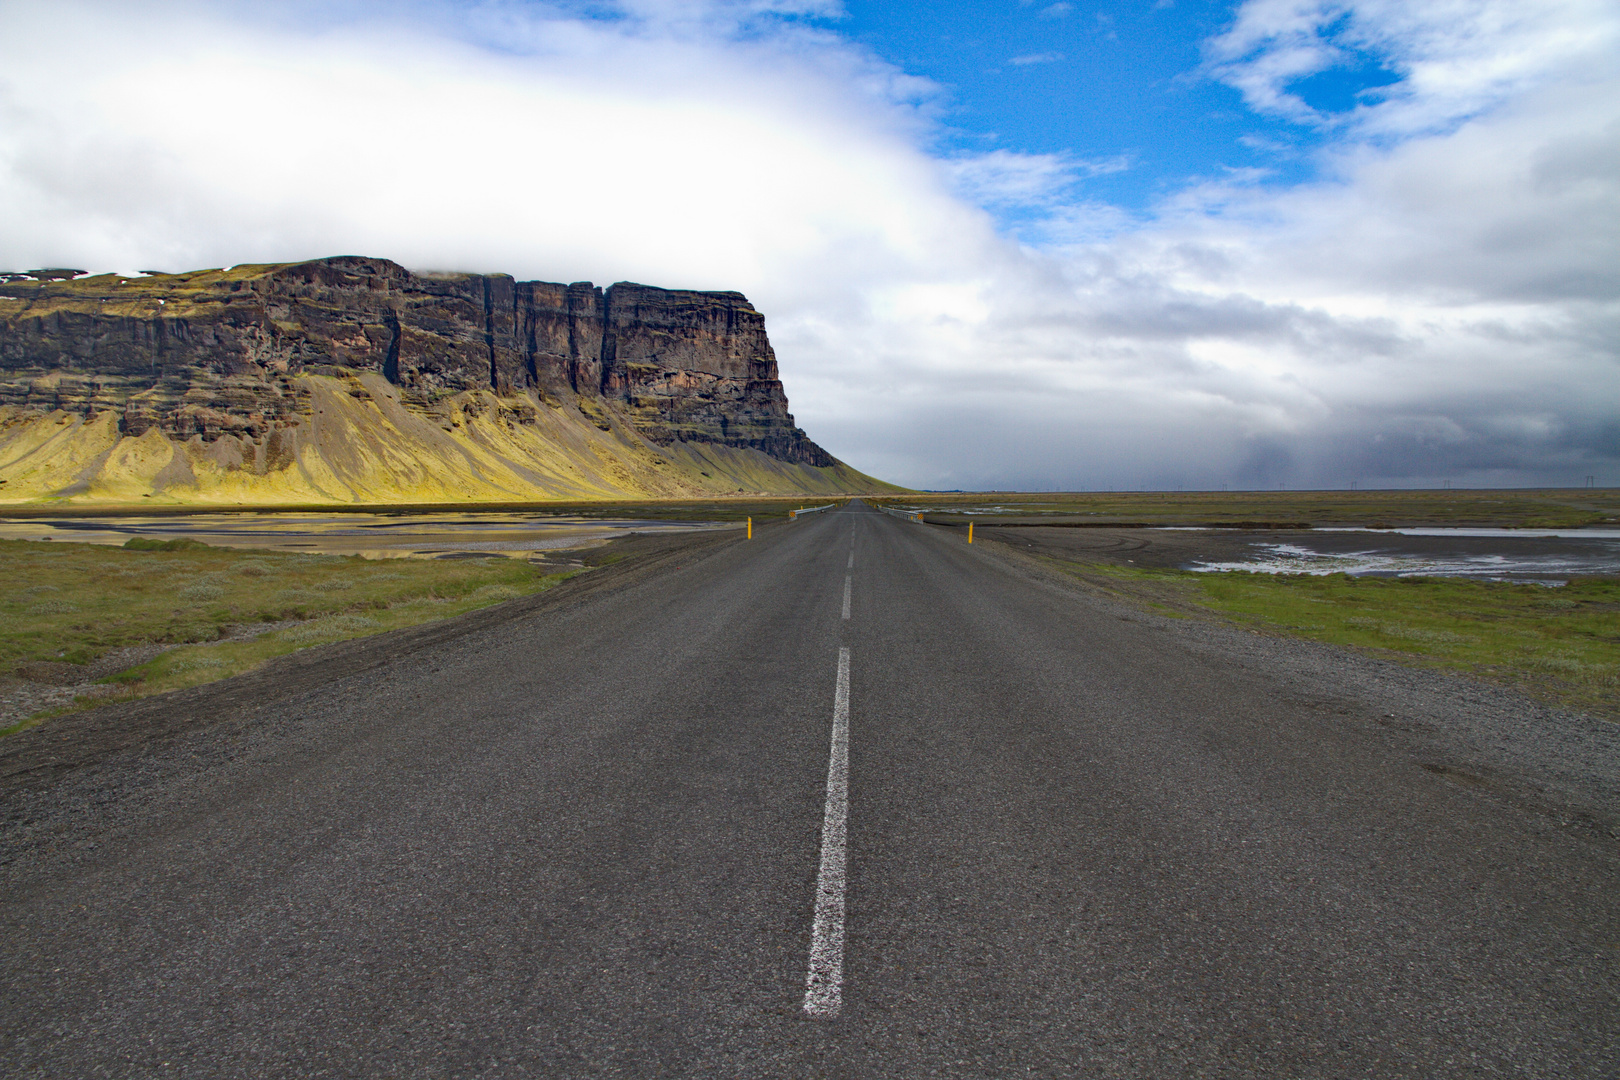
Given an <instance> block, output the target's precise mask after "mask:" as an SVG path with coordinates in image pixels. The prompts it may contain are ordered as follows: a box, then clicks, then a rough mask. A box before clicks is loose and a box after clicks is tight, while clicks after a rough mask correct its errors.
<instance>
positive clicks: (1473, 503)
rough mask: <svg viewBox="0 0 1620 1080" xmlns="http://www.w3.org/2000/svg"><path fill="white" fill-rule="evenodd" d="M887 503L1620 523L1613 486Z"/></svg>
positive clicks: (1185, 520) (1347, 521)
mask: <svg viewBox="0 0 1620 1080" xmlns="http://www.w3.org/2000/svg"><path fill="white" fill-rule="evenodd" d="M880 501H882V502H883V503H884V504H886V505H892V506H898V507H908V508H912V509H918V510H924V511H926V512H927V518H928V520H930V521H935V520H937V521H938V522H939V523H941V524H965V523H966V521H967V518H968V512H969V511H972V512H976V513H978V514H983V513H987V512H988V513H993V514H995V515H996V517H997V518H998V519H1001V520H1016V519H1019V518H1022V517H1028V518H1037V519H1040V520H1042V521H1051V522H1054V523H1055V522H1058V521H1063V520H1070V521H1073V522H1074V523H1077V524H1082V523H1083V524H1098V525H1102V524H1115V525H1124V524H1128V523H1141V524H1144V525H1216V526H1237V525H1251V526H1269V527H1277V526H1279V525H1282V526H1303V525H1362V526H1370V527H1375V528H1376V527H1381V526H1383V527H1391V528H1399V527H1410V526H1420V525H1456V526H1469V525H1472V526H1482V527H1483V526H1492V527H1497V528H1510V529H1512V528H1541V529H1545V528H1573V527H1577V526H1582V525H1601V524H1616V523H1620V490H1615V489H1612V488H1599V489H1581V488H1549V489H1545V490H1528V489H1526V490H1517V489H1489V490H1471V491H1461V490H1458V491H1434V490H1421V491H1231V492H1227V491H1186V492H1181V491H1142V492H1083V491H1082V492H1051V493H1041V492H1034V493H1031V492H1022V493H1018V492H935V493H928V494H917V495H904V496H895V497H893V498H884V499H882V500H880Z"/></svg>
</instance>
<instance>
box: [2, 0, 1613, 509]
mask: <svg viewBox="0 0 1620 1080" xmlns="http://www.w3.org/2000/svg"><path fill="white" fill-rule="evenodd" d="M199 87H207V88H211V91H212V92H208V93H199V92H198V88H199ZM1617 250H1620V8H1617V7H1616V5H1615V4H1614V3H1613V2H1612V0H1241V2H1231V3H1224V4H1220V3H1212V2H1208V0H1175V2H1174V3H1168V4H1164V3H1161V4H1153V3H1141V4H1126V3H1103V4H1098V3H1078V2H1076V3H1072V5H1065V4H1061V3H1040V2H1034V3H1030V4H1020V3H1018V2H1017V0H1006V2H1002V3H993V2H990V0H968V2H963V3H953V4H950V5H938V6H937V7H936V6H931V5H922V4H909V3H882V4H880V3H869V2H866V0H847V2H845V3H838V2H836V0H588V2H586V0H556V2H547V0H411V2H408V3H400V4H390V5H378V4H372V3H361V2H357V0H353V2H347V3H345V2H342V0H335V2H334V0H328V2H322V3H314V2H303V0H288V2H286V3H281V4H277V5H264V4H259V3H249V2H245V0H152V2H151V3H148V4H143V5H141V6H140V7H139V9H138V10H136V9H134V8H132V7H131V6H130V5H127V4H119V3H113V2H104V0H54V2H53V3H51V4H49V5H40V4H37V3H25V2H19V0H0V264H4V265H9V266H41V265H57V266H60V265H69V266H82V267H86V268H93V269H107V270H125V269H128V270H134V269H139V268H144V267H149V266H159V267H172V268H183V267H201V266H219V265H229V264H232V263H237V262H262V261H275V260H284V259H304V258H311V257H317V256H321V255H330V254H367V255H373V256H382V257H388V258H392V259H395V260H396V261H398V262H401V263H403V264H404V265H406V266H410V267H414V268H420V269H460V270H472V271H504V272H508V273H513V274H516V275H519V276H520V277H526V278H539V279H543V280H551V281H573V280H581V279H591V280H595V281H598V282H603V283H607V282H611V281H615V280H637V281H643V282H647V283H651V284H659V285H666V286H671V287H688V288H691V287H695V288H712V289H738V290H741V291H743V292H744V293H746V294H747V295H748V296H749V297H750V298H751V299H752V300H753V301H754V302H755V304H756V305H757V306H758V307H759V308H760V310H762V311H763V312H764V313H765V315H766V319H767V325H768V327H769V329H770V332H771V338H772V341H773V343H774V345H775V348H776V352H777V355H778V358H779V360H780V363H781V369H782V373H783V378H784V381H785V383H786V388H787V392H788V395H789V398H790V400H791V401H792V404H793V409H794V412H795V414H796V415H797V417H798V420H799V421H800V423H801V424H802V425H803V426H804V427H805V428H806V429H807V430H808V431H809V432H810V433H811V434H812V436H813V437H815V438H816V439H818V440H819V441H821V442H822V443H823V444H824V445H826V446H827V447H828V449H830V450H831V451H832V452H833V453H835V454H837V455H838V456H840V457H842V458H844V459H845V460H847V461H849V462H851V463H852V464H854V465H856V466H857V467H859V468H861V469H864V470H866V471H868V472H872V473H875V474H877V475H880V476H884V477H887V478H890V479H893V480H897V481H900V482H902V483H907V484H911V485H914V486H920V487H936V488H957V487H961V488H1017V487H1028V488H1042V489H1047V488H1054V487H1056V488H1107V487H1136V486H1150V487H1162V488H1169V489H1174V488H1176V487H1186V488H1199V487H1204V488H1219V487H1222V486H1229V487H1269V488H1275V487H1276V486H1277V485H1278V484H1285V485H1287V486H1290V487H1313V486H1314V487H1346V486H1348V485H1349V484H1350V483H1352V482H1354V483H1357V484H1359V485H1360V486H1362V487H1371V486H1396V487H1399V486H1431V485H1432V486H1438V485H1439V484H1441V483H1443V482H1444V481H1447V480H1449V481H1451V482H1452V483H1453V485H1454V486H1464V485H1514V484H1577V485H1578V484H1580V483H1582V482H1583V481H1584V479H1585V477H1586V476H1589V475H1591V476H1595V477H1597V478H1598V482H1599V483H1607V484H1620V260H1617V259H1616V258H1615V255H1614V253H1615V252H1616V251H1617Z"/></svg>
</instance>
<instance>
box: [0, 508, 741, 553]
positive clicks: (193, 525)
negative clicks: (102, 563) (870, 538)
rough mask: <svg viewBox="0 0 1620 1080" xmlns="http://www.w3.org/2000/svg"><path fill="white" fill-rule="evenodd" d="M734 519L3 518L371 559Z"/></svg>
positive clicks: (21, 534)
mask: <svg viewBox="0 0 1620 1080" xmlns="http://www.w3.org/2000/svg"><path fill="white" fill-rule="evenodd" d="M735 527H737V526H736V525H735V524H733V523H728V522H714V521H700V522H690V521H651V520H636V519H630V518H620V519H604V518H586V517H567V516H553V515H543V514H523V513H515V514H514V513H492V514H455V513H448V514H364V513H360V514H320V513H285V514H282V513H266V514H175V515H173V516H167V517H164V516H155V517H72V518H68V517H63V518H29V519H5V518H0V539H3V540H66V541H70V542H74V543H81V544H84V543H88V544H113V545H118V544H123V543H124V542H125V541H127V540H130V539H131V538H133V537H137V536H149V537H152V538H153V539H156V540H176V539H180V538H186V539H191V540H200V541H202V542H203V543H205V544H209V545H212V546H214V547H229V548H259V549H268V550H272V551H297V552H305V553H309V554H322V555H364V556H365V557H366V558H368V559H399V558H455V557H456V556H458V555H475V554H500V555H509V556H513V557H519V558H521V557H525V556H527V555H528V554H529V553H530V552H539V551H563V550H569V549H572V548H583V547H592V546H594V545H596V544H600V543H604V542H606V541H608V540H611V539H613V538H615V537H619V536H626V535H629V534H630V533H655V532H656V533H667V532H690V531H692V530H695V529H717V528H719V529H724V528H735Z"/></svg>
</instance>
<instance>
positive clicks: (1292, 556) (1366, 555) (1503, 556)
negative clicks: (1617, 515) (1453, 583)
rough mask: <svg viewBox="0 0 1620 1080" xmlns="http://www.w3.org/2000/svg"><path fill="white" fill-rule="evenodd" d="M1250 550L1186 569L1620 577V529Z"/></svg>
mask: <svg viewBox="0 0 1620 1080" xmlns="http://www.w3.org/2000/svg"><path fill="white" fill-rule="evenodd" d="M1272 535H1273V536H1275V535H1276V534H1272ZM1250 550H1251V552H1252V554H1249V555H1248V556H1247V557H1245V558H1237V559H1224V560H1195V561H1193V562H1192V563H1190V564H1188V567H1187V568H1188V569H1190V570H1200V571H1218V570H1250V571H1257V572H1260V573H1268V574H1351V575H1357V576H1360V575H1366V576H1376V577H1465V578H1476V579H1481V580H1489V581H1536V582H1541V583H1543V584H1549V585H1556V584H1563V583H1565V582H1567V581H1568V580H1569V579H1570V578H1572V577H1588V576H1612V575H1620V529H1567V530H1557V529H1545V530H1543V529H1466V528H1457V529H1446V528H1418V529H1350V528H1337V529H1336V528H1321V529H1309V530H1301V531H1300V532H1299V533H1298V534H1294V535H1290V536H1289V537H1288V539H1286V540H1281V539H1267V540H1257V541H1253V542H1251V549H1250Z"/></svg>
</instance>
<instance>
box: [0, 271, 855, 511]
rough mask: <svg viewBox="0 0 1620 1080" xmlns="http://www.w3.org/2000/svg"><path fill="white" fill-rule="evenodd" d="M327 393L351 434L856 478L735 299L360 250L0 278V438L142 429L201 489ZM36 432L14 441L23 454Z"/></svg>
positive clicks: (298, 425)
mask: <svg viewBox="0 0 1620 1080" xmlns="http://www.w3.org/2000/svg"><path fill="white" fill-rule="evenodd" d="M333 394H337V395H338V396H339V397H343V396H345V395H346V396H347V397H348V398H350V399H352V401H351V403H352V404H360V405H366V404H368V403H369V404H370V405H371V406H373V407H372V408H370V409H369V410H362V411H361V413H358V414H355V415H354V416H351V417H350V419H351V420H353V421H354V422H355V423H357V424H360V425H361V426H362V427H363V426H364V425H365V424H367V423H371V422H373V421H375V423H376V424H381V425H384V426H391V427H392V428H394V429H399V430H401V431H403V430H405V429H407V428H409V429H411V430H413V431H414V430H415V428H416V427H418V426H431V427H435V428H437V429H439V430H440V431H443V432H445V433H449V434H452V435H456V434H457V433H458V431H460V429H462V428H463V427H464V426H469V430H468V431H466V432H465V434H467V435H469V436H470V435H471V434H472V431H471V426H476V425H473V421H477V420H479V419H480V418H483V419H484V420H486V421H487V422H488V423H489V424H493V425H494V427H493V428H492V429H491V430H492V431H495V430H499V431H506V432H508V433H510V432H513V431H518V430H520V429H523V428H525V427H527V428H528V429H530V435H531V436H534V437H540V436H541V435H542V434H543V432H542V429H545V431H552V429H555V428H557V427H558V424H559V423H561V424H562V427H563V428H568V429H571V428H572V427H574V426H578V425H588V426H589V427H590V428H593V429H595V430H597V431H600V432H602V433H606V434H608V435H610V436H612V438H613V439H616V440H617V442H618V443H620V444H623V446H622V447H621V449H622V450H623V451H624V452H625V453H628V454H629V455H630V457H631V458H635V457H636V455H637V454H639V455H641V457H643V458H646V457H647V453H648V452H650V453H651V454H652V457H653V458H658V457H659V454H660V451H661V450H668V451H670V453H665V454H664V455H663V456H664V457H670V458H671V460H673V457H682V456H683V454H674V451H675V450H677V449H678V448H679V447H683V446H686V447H690V448H692V449H693V450H694V451H695V450H696V449H697V448H700V447H702V446H708V447H712V448H719V447H726V448H733V449H736V450H746V451H750V452H753V453H755V454H759V455H763V456H764V457H765V458H767V459H770V460H772V461H775V462H779V463H781V465H782V466H783V467H785V468H787V470H788V472H789V473H791V474H792V475H793V476H795V477H801V478H802V476H804V475H811V474H812V473H815V472H816V471H818V470H819V471H825V470H839V469H843V470H845V471H847V472H848V473H849V475H850V476H852V477H853V476H859V474H856V473H853V471H850V470H847V467H845V466H841V465H840V463H838V462H836V461H834V459H833V458H832V457H831V456H830V455H829V454H828V453H827V452H826V451H825V450H823V449H822V448H821V447H819V446H817V445H816V444H815V443H814V442H812V441H811V440H810V439H809V438H808V437H807V436H806V435H805V433H804V432H803V431H801V430H800V429H799V428H798V427H796V426H795V425H794V422H793V417H792V415H791V414H790V413H789V412H788V405H787V397H786V395H785V394H784V393H783V389H782V383H781V381H780V379H779V377H778V373H777V366H776V357H775V354H774V352H773V351H772V349H771V345H770V341H769V339H768V338H767V337H766V333H765V320H764V317H763V316H762V315H761V314H760V313H759V312H758V311H756V310H754V308H753V306H752V305H751V304H750V303H749V302H748V300H747V299H746V298H745V297H744V296H743V295H742V294H740V293H735V292H692V291H682V290H670V289H658V288H652V287H649V286H645V285H636V284H631V283H624V282H621V283H619V284H617V285H613V286H611V287H609V288H607V289H601V288H597V287H596V286H594V285H592V284H591V283H589V282H576V283H574V284H571V285H564V284H554V283H549V282H539V281H515V280H514V279H512V278H511V277H509V276H506V275H499V274H427V273H413V272H411V271H409V270H406V269H404V268H403V267H401V266H399V265H397V264H395V263H392V262H389V261H387V260H383V259H367V258H332V259H320V260H316V261H314V262H307V263H298V264H285V265H266V266H237V267H233V268H231V269H229V270H203V271H197V272H193V273H186V274H148V275H144V276H141V277H136V278H124V277H119V276H115V275H101V276H97V277H85V278H79V279H77V280H44V281H39V280H30V281H11V282H8V283H4V284H0V412H3V414H4V415H3V416H0V426H6V427H11V428H15V427H16V426H17V425H18V424H22V423H25V422H30V421H31V420H37V419H38V418H39V417H41V416H43V415H45V414H50V415H53V416H56V417H57V420H56V423H57V424H58V425H60V424H62V423H67V422H69V421H71V423H72V425H73V427H74V428H75V430H78V429H84V430H86V431H88V430H89V429H91V428H94V429H96V430H97V431H100V432H101V433H102V434H101V435H99V436H97V438H100V439H102V440H103V441H104V440H105V439H106V438H112V437H116V438H117V439H120V440H143V439H144V440H146V441H147V443H148V444H151V440H150V438H148V436H149V433H150V434H152V435H154V436H157V437H161V439H162V440H163V441H164V442H166V443H170V444H177V445H178V444H184V445H185V446H186V447H187V450H186V457H187V461H188V462H189V463H190V465H189V466H188V468H189V475H190V477H191V480H190V481H184V482H190V483H194V484H201V483H203V481H202V480H201V479H200V478H199V477H198V470H197V467H195V466H196V464H197V463H198V462H203V463H204V466H205V467H206V468H216V467H217V468H218V469H220V470H226V471H230V470H245V471H247V472H248V473H250V474H253V475H258V476H268V475H270V474H273V473H275V472H277V471H278V470H285V469H288V468H291V467H292V466H293V464H294V463H295V462H296V461H297V459H298V455H299V454H300V453H301V452H302V450H301V449H300V448H302V447H306V446H308V445H310V444H311V439H312V438H313V433H314V430H315V426H316V425H315V419H316V417H317V415H318V414H322V412H323V410H322V405H321V403H322V402H323V401H330V400H332V398H331V395H333ZM547 407H549V410H548V411H550V412H557V413H565V414H567V416H568V417H571V418H572V420H566V418H565V417H563V416H549V417H548V416H547V415H546V413H545V412H542V410H547ZM341 411H344V410H339V409H337V408H336V407H335V406H334V407H332V408H331V409H328V410H326V413H327V414H328V415H332V416H335V415H336V414H337V413H338V412H341ZM345 415H347V413H345ZM543 419H544V420H545V423H542V420H543ZM575 422H577V423H575ZM328 426H330V424H329V425H328ZM14 434H15V433H14ZM35 435H36V436H37V435H38V433H37V432H36V433H35ZM553 435H555V432H553ZM389 437H390V436H389V435H388V434H387V433H386V432H380V433H378V434H377V435H376V438H377V439H380V440H382V441H383V442H386V441H387V440H388V438H389ZM417 437H418V439H419V441H420V438H421V436H420V433H418V436H417ZM481 437H483V436H481ZM503 437H504V436H503ZM545 437H546V438H552V435H547V436H545ZM41 438H43V436H40V437H37V438H36V437H33V436H31V437H30V439H21V440H20V441H19V439H18V438H12V439H11V440H10V441H11V442H12V443H15V444H17V445H24V444H26V445H27V446H32V447H35V449H34V450H31V451H30V452H31V453H35V452H38V450H39V447H42V446H43V445H44V443H42V442H41V441H40V439H41ZM0 441H4V440H0ZM46 441H47V442H48V440H46ZM327 441H328V442H330V441H331V436H330V434H329V437H328V440H327ZM486 441H487V438H486ZM522 441H523V440H521V439H520V440H519V442H522ZM531 441H532V440H531ZM553 441H554V440H553ZM91 442H95V440H94V439H92V440H91ZM36 444H38V445H36ZM151 445H152V446H154V447H155V445H156V444H151ZM524 445H525V446H527V443H524ZM632 451H633V453H632ZM327 452H328V454H330V453H333V452H336V451H334V450H333V448H332V447H330V446H328V450H327ZM438 452H439V451H435V453H438ZM500 452H501V453H502V454H510V453H516V452H517V451H512V450H510V448H502V449H501V451H500ZM524 452H525V453H527V452H529V451H524ZM619 452H620V451H618V450H615V451H613V453H619ZM683 453H684V452H683ZM705 453H707V451H705ZM672 454H673V457H672ZM12 456H13V458H15V457H16V455H15V453H13V455H12ZM114 456H116V455H114ZM384 456H386V455H384ZM430 456H431V455H430ZM452 456H454V455H452ZM519 456H520V457H521V455H519ZM711 456H712V455H711ZM684 457H691V454H690V453H684ZM109 460H110V459H109ZM660 460H661V459H660ZM739 460H740V459H739ZM750 460H751V459H750ZM103 464H105V462H103ZM517 466H518V471H519V472H523V470H524V469H525V468H526V466H524V465H523V464H522V462H521V461H519V462H517ZM756 466H758V467H756ZM97 467H98V468H99V467H100V466H97ZM177 467H178V466H177ZM425 467H427V468H429V469H431V463H429V465H427V466H425ZM739 467H740V466H739ZM6 468H7V462H6V461H5V460H3V459H0V472H3V471H4V470H5V469H6ZM85 468H91V465H90V464H87V465H86V466H85ZM761 468H764V469H765V471H767V472H769V471H770V468H771V467H770V466H769V465H768V463H766V464H763V465H761V464H760V463H755V464H754V465H749V466H748V468H747V469H745V470H744V471H745V472H748V471H752V472H754V473H758V472H759V471H760V469H761ZM803 470H810V471H811V473H804V472H803ZM186 471H187V470H181V472H182V473H185V472H186ZM306 471H308V470H306ZM92 472H93V470H92ZM610 472H611V470H610ZM53 475H54V474H53ZM177 475H178V474H177ZM784 475H786V474H784ZM703 478H708V479H709V480H713V479H714V476H713V475H712V470H708V469H701V468H700V469H698V470H697V472H696V473H695V474H694V475H693V477H692V483H693V485H695V486H696V488H697V489H699V490H702V489H704V487H705V484H704V480H703ZM81 479H83V480H84V481H85V482H86V483H88V482H90V480H91V479H93V477H92V476H91V475H90V474H86V475H85V476H84V477H81ZM351 479H352V478H351ZM869 479H870V478H862V480H869ZM3 482H4V481H3V480H0V483H3ZM42 482H43V481H42ZM784 482H785V483H786V482H787V481H784ZM154 483H155V484H158V486H160V487H161V486H162V482H161V481H158V480H154ZM791 483H793V484H797V483H799V481H798V480H794V481H792V482H791ZM69 486H71V485H69ZM171 486H172V485H171ZM317 486H319V485H317ZM608 486H609V487H611V484H609V485H608ZM651 486H652V487H654V488H656V487H657V486H658V485H656V484H652V485H651ZM676 486H677V487H678V486H679V485H676ZM348 487H349V488H351V489H352V488H353V487H354V484H353V483H348ZM641 487H643V488H645V487H648V485H646V484H643V485H641ZM817 487H818V488H819V487H820V485H819V484H818V485H817ZM17 490H19V489H17V488H12V489H11V491H10V492H8V491H5V490H4V489H0V497H5V496H7V495H10V494H11V493H12V492H15V491H17ZM322 490H324V489H322ZM502 490H503V491H504V490H505V488H502ZM68 493H69V494H71V492H68ZM338 497H342V496H338Z"/></svg>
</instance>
